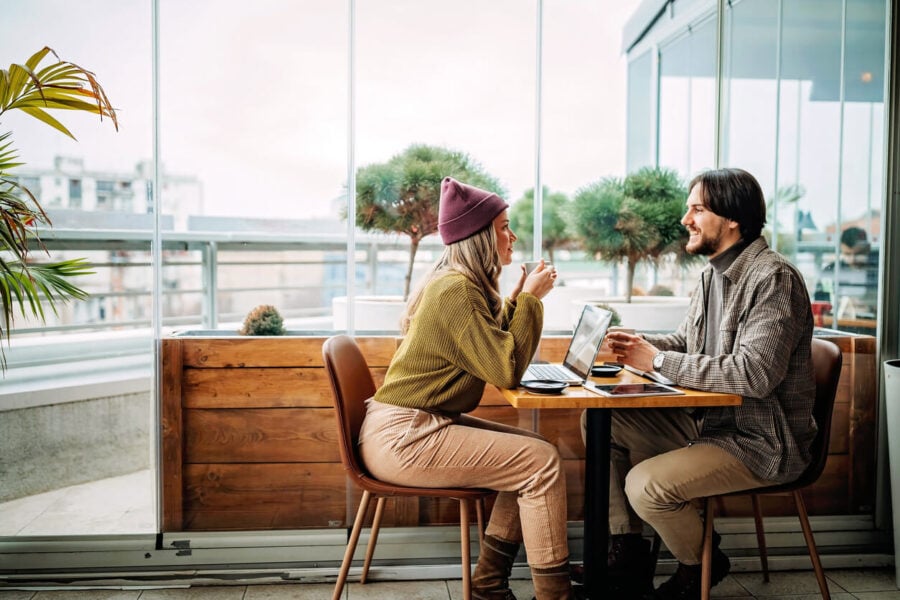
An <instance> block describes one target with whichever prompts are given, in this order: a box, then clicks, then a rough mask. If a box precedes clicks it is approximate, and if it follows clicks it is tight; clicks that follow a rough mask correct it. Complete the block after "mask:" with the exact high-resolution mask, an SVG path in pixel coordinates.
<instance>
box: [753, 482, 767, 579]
mask: <svg viewBox="0 0 900 600" xmlns="http://www.w3.org/2000/svg"><path fill="white" fill-rule="evenodd" d="M750 501H751V502H752V503H753V521H754V523H755V524H756V545H757V547H758V548H759V563H760V564H761V565H762V572H763V581H765V582H766V583H769V551H768V549H767V548H766V531H765V529H763V517H762V509H761V508H760V505H759V496H757V495H756V494H750Z"/></svg>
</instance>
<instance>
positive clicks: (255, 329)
mask: <svg viewBox="0 0 900 600" xmlns="http://www.w3.org/2000/svg"><path fill="white" fill-rule="evenodd" d="M239 333H240V334H241V335H284V333H285V329H284V319H282V318H281V315H280V314H279V313H278V310H277V309H276V308H275V307H274V306H271V305H269V304H260V305H259V306H257V307H256V308H254V309H253V310H251V311H250V312H249V313H248V314H247V318H245V319H244V326H243V327H241V329H240V331H239Z"/></svg>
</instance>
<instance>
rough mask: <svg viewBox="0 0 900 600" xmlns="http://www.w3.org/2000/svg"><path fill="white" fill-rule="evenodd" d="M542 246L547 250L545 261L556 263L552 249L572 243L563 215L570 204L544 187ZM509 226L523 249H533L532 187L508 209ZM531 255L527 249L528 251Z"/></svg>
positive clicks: (561, 194) (566, 199)
mask: <svg viewBox="0 0 900 600" xmlns="http://www.w3.org/2000/svg"><path fill="white" fill-rule="evenodd" d="M542 199H543V207H542V210H541V217H542V223H543V227H542V228H541V234H542V235H541V247H542V248H543V249H544V250H546V251H547V259H548V260H549V261H550V262H555V260H554V258H553V250H554V249H555V248H561V247H565V246H567V245H569V244H571V243H572V234H571V232H570V231H569V224H568V222H567V219H566V216H567V214H568V210H569V206H570V205H571V201H570V200H569V197H568V196H566V195H565V194H563V193H562V192H553V193H551V192H550V190H549V189H547V187H546V186H544V193H543V196H542ZM509 221H510V227H511V228H512V230H513V231H515V232H516V236H517V237H518V238H519V242H520V243H521V245H522V247H523V248H527V249H530V248H531V247H533V246H534V188H529V189H528V190H526V191H525V194H524V195H523V196H522V197H521V198H519V199H518V200H517V201H516V202H515V203H514V204H513V205H512V208H510V210H509ZM529 252H530V250H529Z"/></svg>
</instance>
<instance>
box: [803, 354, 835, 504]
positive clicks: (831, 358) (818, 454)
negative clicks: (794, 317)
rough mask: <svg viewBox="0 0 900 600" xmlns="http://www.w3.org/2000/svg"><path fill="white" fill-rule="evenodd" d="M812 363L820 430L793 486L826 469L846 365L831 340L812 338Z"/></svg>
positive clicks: (811, 478)
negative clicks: (806, 464)
mask: <svg viewBox="0 0 900 600" xmlns="http://www.w3.org/2000/svg"><path fill="white" fill-rule="evenodd" d="M812 363H813V373H814V375H815V379H816V402H815V405H814V406H813V418H814V419H815V420H816V425H817V426H818V428H819V431H818V433H816V438H815V439H814V440H813V443H812V446H811V447H810V449H809V452H810V456H811V459H810V463H809V466H808V467H806V470H805V471H804V472H803V474H802V475H800V477H798V478H797V480H796V481H794V482H793V483H792V484H790V486H791V487H792V488H799V487H804V486H807V485H809V484H811V483H813V482H815V481H816V480H817V479H818V478H819V475H821V474H822V471H823V470H824V469H825V460H826V459H827V458H828V445H829V443H830V441H831V416H832V414H833V412H834V398H835V395H836V394H837V386H838V380H839V379H840V377H841V365H842V364H843V355H842V353H841V349H840V348H838V347H837V345H836V344H834V343H832V342H829V341H828V340H822V339H818V338H813V340H812Z"/></svg>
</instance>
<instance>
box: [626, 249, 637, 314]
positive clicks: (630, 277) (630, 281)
mask: <svg viewBox="0 0 900 600" xmlns="http://www.w3.org/2000/svg"><path fill="white" fill-rule="evenodd" d="M635 267H637V260H635V259H633V258H630V257H629V259H628V274H627V275H626V277H625V302H626V303H630V302H631V290H632V289H633V288H634V269H635Z"/></svg>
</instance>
